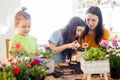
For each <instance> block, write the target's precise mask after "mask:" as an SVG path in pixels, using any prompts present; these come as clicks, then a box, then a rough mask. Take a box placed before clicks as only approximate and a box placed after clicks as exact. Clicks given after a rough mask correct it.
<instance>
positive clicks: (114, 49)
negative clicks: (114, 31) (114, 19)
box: [108, 38, 120, 68]
mask: <svg viewBox="0 0 120 80" xmlns="http://www.w3.org/2000/svg"><path fill="white" fill-rule="evenodd" d="M110 42H111V45H110V47H109V49H108V52H109V61H110V67H112V68H120V47H119V45H118V41H117V39H116V38H113V39H111V41H110Z"/></svg>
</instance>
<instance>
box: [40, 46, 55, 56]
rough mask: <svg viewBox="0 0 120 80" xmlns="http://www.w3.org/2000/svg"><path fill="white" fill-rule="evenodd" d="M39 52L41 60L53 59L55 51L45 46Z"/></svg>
mask: <svg viewBox="0 0 120 80" xmlns="http://www.w3.org/2000/svg"><path fill="white" fill-rule="evenodd" d="M39 52H40V53H41V54H42V57H43V58H54V56H55V50H53V49H52V48H51V47H50V46H45V47H44V49H40V50H39Z"/></svg>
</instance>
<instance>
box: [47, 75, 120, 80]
mask: <svg viewBox="0 0 120 80" xmlns="http://www.w3.org/2000/svg"><path fill="white" fill-rule="evenodd" d="M107 75H108V80H120V79H112V78H110V75H109V74H107ZM82 77H83V74H74V75H68V76H61V77H59V78H55V77H54V76H52V75H49V76H47V77H46V78H45V80H87V79H83V78H82ZM91 80H104V77H102V78H101V77H100V75H92V77H91Z"/></svg>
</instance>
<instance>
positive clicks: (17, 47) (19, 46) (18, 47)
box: [13, 44, 22, 51]
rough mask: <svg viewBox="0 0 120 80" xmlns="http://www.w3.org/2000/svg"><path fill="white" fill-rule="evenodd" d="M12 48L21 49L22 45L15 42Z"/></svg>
mask: <svg viewBox="0 0 120 80" xmlns="http://www.w3.org/2000/svg"><path fill="white" fill-rule="evenodd" d="M13 48H14V50H17V51H18V50H21V49H22V45H21V44H15V45H14V46H13Z"/></svg>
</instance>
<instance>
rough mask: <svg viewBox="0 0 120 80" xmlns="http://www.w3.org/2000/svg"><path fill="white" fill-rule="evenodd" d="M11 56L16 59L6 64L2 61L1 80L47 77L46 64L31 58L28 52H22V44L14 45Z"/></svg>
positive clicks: (37, 57)
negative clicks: (37, 76)
mask: <svg viewBox="0 0 120 80" xmlns="http://www.w3.org/2000/svg"><path fill="white" fill-rule="evenodd" d="M11 54H13V55H14V58H10V59H8V60H7V61H6V62H5V61H0V66H1V67H0V69H1V70H0V80H8V79H10V80H29V76H30V75H32V76H36V75H39V76H40V77H43V76H45V75H46V67H45V66H44V65H42V63H44V61H43V60H42V58H40V57H39V56H35V57H34V58H32V57H30V56H29V53H28V52H27V51H25V50H22V46H21V45H20V44H15V45H14V47H13V50H12V51H11ZM7 64H9V65H7ZM33 74H34V75H33ZM1 75H4V76H1ZM3 78H4V79H3Z"/></svg>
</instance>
